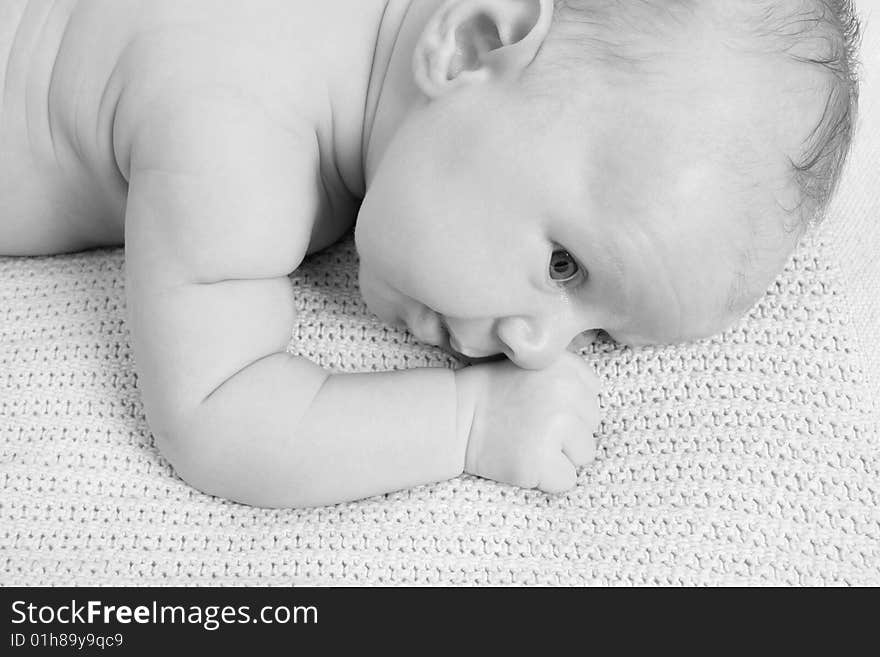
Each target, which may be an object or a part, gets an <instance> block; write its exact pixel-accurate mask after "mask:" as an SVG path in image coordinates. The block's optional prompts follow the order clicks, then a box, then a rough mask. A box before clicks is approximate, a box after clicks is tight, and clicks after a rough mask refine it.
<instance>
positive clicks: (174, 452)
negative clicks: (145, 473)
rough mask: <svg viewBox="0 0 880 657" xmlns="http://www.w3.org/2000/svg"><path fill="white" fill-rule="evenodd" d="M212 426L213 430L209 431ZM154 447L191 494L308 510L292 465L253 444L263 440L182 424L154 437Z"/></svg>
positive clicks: (307, 499)
mask: <svg viewBox="0 0 880 657" xmlns="http://www.w3.org/2000/svg"><path fill="white" fill-rule="evenodd" d="M212 425H213V426H212ZM154 436H155V440H156V447H157V449H158V450H159V452H160V453H161V454H162V456H163V457H164V458H165V459H166V460H167V461H168V463H169V464H170V465H171V467H172V468H173V470H174V473H175V474H176V475H177V476H178V477H179V478H180V479H182V480H183V481H184V482H185V483H187V484H188V485H190V486H192V487H193V488H195V489H197V490H199V491H201V492H202V493H205V494H207V495H213V496H215V497H220V498H223V499H227V500H230V501H233V502H238V503H240V504H247V505H249V506H257V507H269V508H279V507H281V508H299V507H308V506H313V504H311V503H310V493H309V491H308V490H307V488H306V486H303V485H300V484H298V482H303V481H309V477H307V476H299V475H298V473H297V467H296V464H295V461H293V462H292V461H291V459H290V458H289V455H284V456H286V458H285V457H284V456H282V454H280V453H275V455H274V456H273V455H272V454H271V452H273V451H274V450H268V449H265V447H266V445H265V441H262V442H263V444H262V447H263V449H261V448H260V447H258V446H257V445H255V444H254V442H255V441H260V440H261V439H263V438H265V437H263V436H256V435H250V434H248V435H247V436H243V435H230V433H229V432H227V431H222V430H220V431H218V430H217V428H216V425H214V424H213V423H211V422H199V421H195V420H193V421H185V422H177V423H174V424H173V425H166V427H165V428H164V429H163V430H158V431H154Z"/></svg>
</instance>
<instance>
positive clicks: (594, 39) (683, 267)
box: [0, 0, 856, 506]
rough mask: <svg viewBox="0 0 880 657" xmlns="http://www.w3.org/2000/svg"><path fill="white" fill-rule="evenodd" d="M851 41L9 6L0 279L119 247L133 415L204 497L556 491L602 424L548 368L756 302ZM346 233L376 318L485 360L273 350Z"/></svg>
mask: <svg viewBox="0 0 880 657" xmlns="http://www.w3.org/2000/svg"><path fill="white" fill-rule="evenodd" d="M855 37H856V23H855V19H854V18H853V13H852V8H851V6H850V5H849V3H847V2H843V1H834V0H741V1H736V2H735V1H732V0H651V1H649V0H558V1H557V2H555V3H554V2H553V0H446V1H441V0H333V2H306V1H300V2H297V1H295V0H150V1H149V2H141V1H139V0H3V2H2V5H0V57H2V58H3V61H0V71H4V72H5V73H4V75H3V80H2V83H3V96H2V109H0V111H2V115H0V118H2V123H0V153H2V159H0V253H3V254H7V255H37V254H48V253H61V252H68V251H74V250H79V249H88V248H93V247H99V246H109V245H116V244H122V243H124V244H125V254H126V264H125V268H126V288H127V295H128V313H129V328H130V331H131V339H132V345H133V349H134V354H135V358H136V363H137V370H138V373H139V379H138V380H139V386H140V388H141V391H142V395H143V400H144V406H145V410H146V415H147V419H148V421H149V423H150V427H151V429H152V431H153V433H154V435H155V438H156V441H157V444H158V447H159V448H160V449H161V451H162V453H163V454H164V455H165V456H166V457H167V458H168V459H169V461H170V462H171V463H172V464H173V466H174V468H175V469H176V471H177V472H178V473H179V475H180V476H181V477H182V478H183V479H184V480H186V481H187V482H189V483H190V484H192V485H193V486H195V487H197V488H199V489H201V490H203V491H206V492H208V493H212V494H215V495H220V496H223V497H227V498H230V499H233V500H238V501H240V502H244V503H248V504H255V505H262V506H311V505H321V504H331V503H336V502H341V501H345V500H353V499H357V498H362V497H365V496H370V495H374V494H379V493H384V492H388V491H393V490H398V489H402V488H406V487H410V486H415V485H418V484H422V483H427V482H434V481H439V480H444V479H449V478H452V477H455V476H457V475H459V474H461V473H462V472H468V473H471V474H474V475H478V476H481V477H487V478H491V479H495V480H498V481H501V482H507V483H511V484H515V485H518V486H526V487H537V488H540V489H542V490H544V491H548V492H558V491H563V490H566V489H568V488H570V487H571V486H573V485H574V483H575V479H576V468H577V467H578V466H582V465H584V464H586V463H588V462H589V461H590V460H591V459H592V458H593V454H594V436H593V432H594V430H595V429H596V425H597V421H598V409H597V404H596V396H597V391H598V389H597V382H596V378H595V376H594V375H593V374H592V372H591V370H590V368H589V366H588V365H587V364H586V363H585V362H584V361H583V359H582V358H580V357H578V356H577V355H576V354H574V353H572V352H571V351H568V350H567V347H568V346H569V345H570V344H571V343H572V341H573V340H574V339H576V338H577V336H579V335H580V334H583V333H585V332H589V331H593V330H596V329H604V330H605V331H606V332H607V333H608V334H609V335H610V336H612V337H613V338H614V339H616V340H618V341H619V342H622V343H628V344H644V343H670V342H676V341H682V340H691V339H695V338H699V337H701V336H707V335H710V334H713V333H715V332H718V331H720V330H722V329H723V328H725V327H726V326H728V325H729V324H730V323H731V322H732V321H733V320H735V319H736V318H737V317H738V316H739V315H741V314H742V313H743V312H744V311H745V310H746V309H747V308H748V307H749V306H750V305H751V304H752V303H753V302H754V301H755V300H756V298H757V297H758V296H759V295H760V293H761V292H762V291H763V290H764V289H766V287H767V285H768V284H769V283H770V282H771V281H772V279H773V277H774V276H775V275H776V274H777V273H778V272H779V271H780V269H781V268H782V267H783V265H784V263H785V261H786V259H787V257H788V256H789V254H790V253H791V251H792V249H793V248H794V246H795V244H796V243H797V241H798V239H799V237H800V236H801V234H802V233H803V232H804V229H805V227H807V226H808V225H809V224H810V223H811V222H812V221H813V220H814V219H815V218H816V217H818V216H820V215H821V212H822V210H823V208H824V206H825V204H826V201H827V199H828V198H829V196H830V195H831V193H832V191H833V188H834V185H835V182H836V180H837V178H838V173H839V170H840V167H841V164H842V161H843V159H844V157H845V154H846V151H847V148H848V145H849V139H850V135H851V131H852V124H853V115H854V111H855V101H856V84H855V81H854V78H853V76H852V66H853V64H852V57H853V52H854V47H855V46H854V41H855ZM352 225H355V239H356V245H357V249H358V252H359V254H360V287H361V292H362V294H363V297H364V299H365V301H366V303H367V305H368V306H369V308H370V310H372V311H373V312H374V313H375V314H376V315H378V316H379V317H380V318H381V319H383V320H385V321H386V322H389V323H392V324H398V325H402V326H406V327H408V328H409V330H410V331H412V333H413V334H414V335H415V337H417V338H418V339H419V340H422V341H424V342H427V343H430V344H433V345H438V346H441V347H443V348H446V349H448V350H451V351H453V352H454V353H457V354H459V355H461V356H463V357H465V358H467V359H470V360H471V362H472V363H473V364H471V365H470V366H469V367H464V368H462V369H460V370H457V371H454V372H453V371H452V370H448V369H445V368H437V369H413V370H406V371H397V372H386V373H369V374H330V373H328V372H326V371H324V370H323V369H321V368H320V367H318V366H317V365H315V364H314V363H312V362H309V361H308V360H305V359H303V358H298V357H294V356H291V355H289V354H286V353H285V347H286V345H287V343H288V339H289V337H290V331H291V327H292V325H293V323H294V319H295V318H294V314H295V305H294V299H293V296H292V292H291V286H290V282H289V279H288V275H289V274H290V272H292V271H293V270H295V269H296V268H297V267H298V266H299V265H300V263H301V262H302V261H303V258H304V257H305V256H306V255H307V254H310V253H313V252H315V251H318V250H320V249H322V248H324V247H326V246H328V245H329V244H332V243H333V242H334V241H336V240H338V239H339V238H340V237H341V236H343V235H344V234H345V233H346V232H347V231H348V230H349V229H350V228H351V226H352ZM497 355H503V356H505V357H506V358H501V359H499V358H490V357H493V356H497Z"/></svg>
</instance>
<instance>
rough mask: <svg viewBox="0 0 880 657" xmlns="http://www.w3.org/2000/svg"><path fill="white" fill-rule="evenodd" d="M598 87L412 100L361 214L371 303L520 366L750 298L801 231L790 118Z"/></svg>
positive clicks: (670, 333) (729, 311)
mask: <svg viewBox="0 0 880 657" xmlns="http://www.w3.org/2000/svg"><path fill="white" fill-rule="evenodd" d="M724 82H725V83H726V84H733V85H736V84H737V80H736V79H733V80H731V79H730V77H729V76H726V77H725V79H724ZM742 82H743V83H749V84H751V81H750V80H749V79H748V77H747V76H746V78H745V80H744V81H742ZM602 91H603V93H601V94H600V93H597V94H596V95H597V96H601V98H595V99H593V100H591V101H589V102H587V103H586V106H585V104H577V105H575V104H569V105H567V106H563V104H562V103H560V102H555V101H554V100H553V99H552V98H550V97H549V96H543V97H542V96H536V97H529V98H525V97H524V94H523V93H522V91H521V90H516V91H515V90H513V89H512V88H511V87H505V86H503V85H497V86H488V85H486V86H484V87H482V88H480V89H476V90H471V91H469V92H467V93H460V94H457V95H454V96H453V97H448V98H441V99H438V100H435V101H433V102H431V103H429V104H426V105H425V106H424V107H422V108H420V109H419V110H416V111H414V112H413V113H412V114H411V115H410V117H409V120H408V121H407V122H406V123H405V124H404V125H403V126H402V127H401V128H400V130H399V132H398V134H397V136H396V137H395V139H394V140H393V141H392V142H391V145H390V147H389V150H388V151H387V152H386V155H385V157H384V158H383V160H382V162H381V164H380V166H379V168H378V170H377V172H376V175H375V176H374V179H373V181H372V183H371V186H370V189H369V192H368V194H367V196H366V198H365V200H364V204H363V206H362V208H361V213H360V216H359V218H358V223H357V229H356V241H357V248H358V251H359V254H360V258H361V271H360V284H361V291H362V293H363V296H364V299H365V300H366V302H367V304H368V306H369V308H370V309H371V310H372V311H373V312H374V313H375V314H377V315H378V316H379V317H380V318H382V319H383V320H385V321H387V322H389V323H392V324H401V323H403V324H405V325H406V326H408V328H409V329H410V330H411V331H412V332H413V334H414V335H415V336H416V337H417V338H418V339H420V340H422V341H425V342H428V343H431V344H436V345H440V346H445V347H451V348H452V349H453V350H455V351H457V352H460V353H462V354H464V355H466V356H470V357H482V356H488V355H493V354H498V353H503V354H506V355H507V356H508V357H509V358H510V359H511V360H513V361H514V362H516V363H517V364H518V365H520V366H521V367H525V368H541V367H545V366H547V365H548V364H550V363H551V362H552V361H553V360H554V359H555V358H557V357H558V356H559V355H560V354H561V352H562V351H563V350H565V349H566V347H567V346H568V345H569V344H570V343H571V342H572V340H574V339H575V338H576V337H577V336H578V334H580V333H582V332H584V331H588V330H591V329H604V330H605V331H606V332H608V333H609V334H610V335H611V336H612V337H613V338H615V339H616V340H618V341H620V342H623V343H628V344H644V343H671V342H678V341H683V340H689V339H694V338H698V337H704V336H708V335H711V334H713V333H716V332H718V331H720V330H722V329H724V328H725V327H726V326H728V325H729V324H730V323H731V322H732V321H733V320H734V319H736V318H737V317H738V316H739V315H740V314H741V313H742V312H743V311H744V310H745V309H747V307H748V306H749V305H750V304H751V303H752V302H753V301H754V300H755V298H756V297H757V296H758V295H759V294H760V293H761V292H763V290H764V289H766V287H767V285H768V284H769V283H770V282H771V280H772V278H773V276H774V275H775V274H776V273H777V272H778V271H779V270H780V269H781V267H782V266H783V265H784V263H785V260H786V258H787V256H788V254H789V253H790V250H791V248H792V247H793V245H794V242H795V239H796V236H795V235H794V234H793V231H791V230H786V228H785V220H784V218H785V213H784V212H783V211H782V210H780V207H793V205H791V204H792V203H794V201H792V199H791V198H790V196H791V194H792V193H793V191H792V190H791V189H790V188H789V186H788V185H787V184H786V182H785V181H786V169H785V167H786V164H787V160H786V159H785V148H784V147H783V144H782V142H783V141H785V140H786V139H787V138H788V136H787V135H788V131H789V129H788V127H783V126H782V125H780V120H779V119H777V120H768V118H767V116H766V114H767V113H766V112H757V111H756V110H754V108H753V106H752V105H751V104H750V103H751V101H750V100H749V99H750V98H752V95H753V94H751V93H749V94H743V95H742V96H743V98H742V99H741V100H740V101H734V100H731V99H730V98H725V99H724V100H723V102H722V101H719V100H718V98H717V97H715V96H713V94H712V93H711V91H707V90H705V89H698V90H696V91H694V90H688V89H684V88H676V87H675V86H674V85H673V86H672V88H669V89H666V90H663V91H661V92H659V93H653V94H651V95H650V97H648V95H647V94H645V93H643V92H640V91H639V90H622V91H615V90H613V89H611V88H609V89H606V90H602ZM755 93H756V94H758V95H760V94H761V91H760V89H757V90H756V91H755ZM752 100H753V99H752ZM777 109H778V108H777ZM800 114H803V112H802V111H801V112H800ZM774 116H777V117H778V116H779V114H775V115H774ZM782 118H783V119H785V117H784V116H783V117H782Z"/></svg>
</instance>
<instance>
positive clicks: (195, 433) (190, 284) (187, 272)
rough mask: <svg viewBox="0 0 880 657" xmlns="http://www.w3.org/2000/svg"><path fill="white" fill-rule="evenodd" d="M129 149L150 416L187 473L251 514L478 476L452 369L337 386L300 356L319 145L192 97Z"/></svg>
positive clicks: (156, 118)
mask: <svg viewBox="0 0 880 657" xmlns="http://www.w3.org/2000/svg"><path fill="white" fill-rule="evenodd" d="M125 148H126V149H127V148H128V147H127V146H125ZM130 152H131V156H130V171H128V172H127V173H128V179H129V181H130V184H129V195H128V205H127V210H126V285H127V293H128V299H129V301H128V303H129V319H130V330H131V335H132V341H133V347H134V350H135V358H136V363H137V367H138V371H139V373H140V379H139V384H140V388H141V391H142V394H143V399H144V403H145V407H146V412H147V417H148V420H149V422H150V426H151V429H152V430H153V432H154V434H155V436H156V439H157V441H158V445H159V447H160V448H161V450H162V452H163V453H164V454H165V455H166V457H167V458H168V459H169V460H170V461H171V463H172V464H173V465H174V467H175V469H176V471H177V472H178V474H180V475H181V476H182V477H183V478H184V479H185V480H186V481H188V482H189V483H191V484H192V485H194V486H196V487H197V488H199V489H201V490H203V491H206V492H209V493H212V494H216V495H220V496H223V497H227V498H231V499H234V500H238V501H241V502H245V503H249V504H256V505H261V506H308V505H318V504H326V503H334V502H340V501H345V500H351V499H356V498H361V497H365V496H369V495H373V494H378V493H383V492H388V491H392V490H396V489H401V488H405V487H410V486H413V485H417V484H421V483H426V482H432V481H438V480H443V479H449V478H452V477H455V476H457V475H459V474H460V473H461V472H462V470H463V467H464V463H465V449H466V445H467V427H463V428H462V429H461V430H457V427H456V417H457V416H456V406H457V399H456V386H455V382H454V379H455V376H454V374H453V372H451V371H450V370H446V369H420V370H409V371H403V372H393V373H379V374H361V375H359V374H343V375H330V374H329V373H327V372H325V371H324V370H323V369H321V368H320V367H318V366H317V365H315V364H313V363H311V362H310V361H308V360H305V359H302V358H297V357H294V356H291V355H288V354H285V353H284V349H285V347H286V345H287V342H288V339H289V337H290V330H291V327H292V325H293V320H294V312H295V311H294V302H293V298H292V294H291V285H290V282H289V280H288V279H287V274H288V272H290V271H292V270H294V269H295V268H296V267H297V266H298V265H299V263H300V261H301V259H302V257H303V255H304V253H305V250H306V246H307V244H308V240H309V229H310V226H311V219H312V217H311V216H310V215H311V214H312V213H314V212H316V209H317V202H318V198H319V196H318V194H319V193H320V190H319V185H318V182H317V176H316V174H315V170H316V158H317V156H318V154H317V147H316V143H315V138H314V134H313V133H312V134H311V135H309V133H308V132H302V133H298V132H295V131H290V130H285V129H282V128H280V127H276V126H273V125H272V124H271V123H269V122H267V121H266V120H265V117H264V116H263V115H261V113H260V112H259V111H255V110H252V109H251V108H246V107H244V108H243V107H239V106H236V105H233V104H231V103H229V102H228V101H224V102H222V103H220V102H204V103H195V102H193V103H192V104H191V105H190V106H188V107H185V108H180V107H175V108H173V109H169V110H167V111H164V112H162V111H157V112H154V113H153V116H152V118H151V119H149V121H148V122H145V123H141V124H140V125H138V126H137V129H136V130H135V131H133V133H132V136H131V137H130Z"/></svg>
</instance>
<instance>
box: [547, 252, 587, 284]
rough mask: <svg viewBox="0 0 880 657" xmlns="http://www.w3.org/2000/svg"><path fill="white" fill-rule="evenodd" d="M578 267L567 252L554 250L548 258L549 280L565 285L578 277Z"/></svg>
mask: <svg viewBox="0 0 880 657" xmlns="http://www.w3.org/2000/svg"><path fill="white" fill-rule="evenodd" d="M579 271H580V267H578V263H577V262H575V259H574V258H572V257H571V254H569V252H568V251H565V250H563V249H556V250H555V251H554V252H553V254H552V255H551V256H550V278H551V279H552V280H554V281H556V282H557V283H567V282H568V281H570V280H571V279H573V278H574V277H575V276H577V275H578V272H579Z"/></svg>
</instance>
